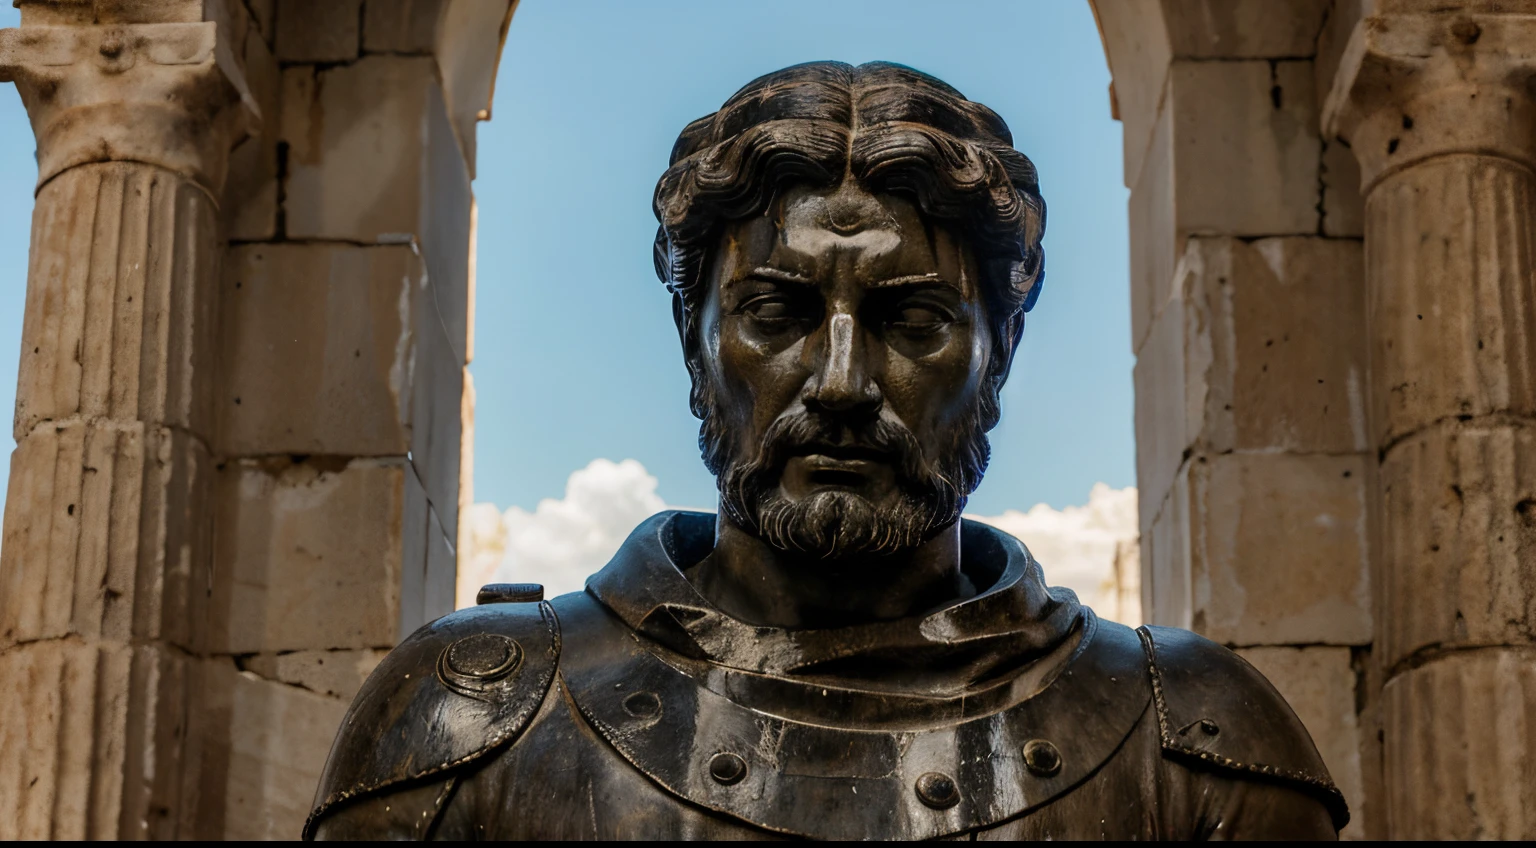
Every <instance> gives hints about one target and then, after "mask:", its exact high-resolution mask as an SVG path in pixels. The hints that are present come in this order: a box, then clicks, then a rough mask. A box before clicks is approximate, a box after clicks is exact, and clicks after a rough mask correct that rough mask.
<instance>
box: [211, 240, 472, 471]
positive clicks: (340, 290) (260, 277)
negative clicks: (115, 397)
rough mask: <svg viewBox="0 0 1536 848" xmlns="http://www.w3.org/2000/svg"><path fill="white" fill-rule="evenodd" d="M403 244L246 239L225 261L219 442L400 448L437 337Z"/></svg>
mask: <svg viewBox="0 0 1536 848" xmlns="http://www.w3.org/2000/svg"><path fill="white" fill-rule="evenodd" d="M425 283H426V280H425V275H424V272H423V270H422V268H421V264H420V260H419V259H418V258H417V257H416V256H415V254H414V253H413V252H412V250H411V248H410V247H409V246H408V245H388V246H378V247H356V246H352V245H338V244H253V245H242V246H238V247H234V248H232V249H231V250H230V251H229V255H228V257H227V258H226V261H225V266H224V281H223V289H224V291H223V294H222V297H221V300H220V307H221V312H222V316H223V325H222V326H223V333H222V338H221V339H220V344H221V347H222V348H223V350H222V367H223V372H224V373H223V376H222V379H221V380H220V381H219V384H218V385H219V397H218V412H219V444H220V449H221V451H222V452H223V453H224V454H226V455H232V456H257V455H267V454H274V453H297V454H326V455H332V456H386V455H401V456H403V455H404V454H405V453H406V451H407V450H409V449H410V446H411V426H412V423H413V420H414V419H413V408H425V405H424V403H415V402H414V401H413V392H417V391H428V392H430V391H432V388H433V387H432V386H431V385H430V383H426V382H423V381H422V380H421V377H422V376H423V373H424V371H425V369H424V368H423V367H422V365H421V364H419V360H420V358H421V355H422V348H421V345H420V344H418V340H417V333H416V329H415V328H416V327H421V328H422V329H423V331H425V332H427V333H431V334H434V335H436V336H441V335H442V330H441V328H440V325H439V322H438V319H437V316H436V314H435V310H434V307H433V304H432V303H431V302H430V300H429V299H428V298H427V297H426V295H425V293H424V285H425Z"/></svg>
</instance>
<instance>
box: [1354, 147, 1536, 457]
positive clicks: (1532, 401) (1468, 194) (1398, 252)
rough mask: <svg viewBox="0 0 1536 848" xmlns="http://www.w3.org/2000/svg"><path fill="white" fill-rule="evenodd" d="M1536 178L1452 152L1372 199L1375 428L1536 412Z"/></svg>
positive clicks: (1389, 434) (1389, 437)
mask: <svg viewBox="0 0 1536 848" xmlns="http://www.w3.org/2000/svg"><path fill="white" fill-rule="evenodd" d="M1533 205H1536V176H1533V175H1532V173H1531V172H1530V171H1529V170H1527V169H1526V168H1525V167H1523V166H1521V165H1517V164H1515V163H1514V162H1510V161H1507V160H1504V159H1500V158H1497V157H1492V156H1486V157H1484V156H1476V157H1474V156H1444V157H1440V158H1438V159H1434V160H1431V161H1429V162H1426V163H1423V164H1420V165H1417V166H1415V167H1413V168H1410V169H1407V170H1405V171H1402V172H1399V173H1397V174H1394V175H1392V176H1389V177H1387V178H1386V179H1385V180H1384V181H1383V182H1382V183H1381V184H1380V185H1378V186H1377V187H1376V188H1375V189H1374V190H1372V192H1371V195H1370V198H1369V200H1368V201H1367V202H1366V218H1367V222H1368V224H1367V229H1368V230H1369V231H1370V233H1371V239H1372V245H1371V252H1372V255H1373V256H1374V257H1375V259H1374V261H1372V262H1371V263H1370V268H1369V269H1368V273H1369V277H1368V280H1367V291H1368V292H1369V300H1368V304H1369V305H1368V310H1369V313H1368V314H1369V316H1370V322H1371V327H1372V333H1371V337H1372V341H1373V348H1372V351H1371V358H1372V362H1373V363H1374V364H1373V367H1374V368H1376V369H1377V371H1376V374H1377V383H1376V389H1375V390H1374V392H1373V396H1374V398H1375V404H1374V410H1373V413H1374V414H1373V416H1372V426H1373V428H1374V430H1375V433H1374V435H1375V436H1376V438H1377V439H1378V441H1379V442H1380V443H1381V444H1389V443H1392V442H1395V441H1397V440H1398V439H1400V438H1402V437H1403V436H1405V435H1407V434H1409V433H1412V432H1414V431H1416V430H1418V429H1420V428H1422V427H1425V426H1428V425H1429V424H1431V423H1433V422H1436V421H1442V420H1446V419H1451V418H1466V417H1473V416H1482V415H1495V414H1515V415H1520V416H1525V417H1536V287H1532V285H1531V280H1530V277H1529V269H1530V267H1531V259H1530V256H1531V254H1532V251H1533V250H1536V232H1533V227H1536V224H1533V222H1532V218H1531V215H1530V214H1529V210H1530V209H1531V208H1532V207H1533Z"/></svg>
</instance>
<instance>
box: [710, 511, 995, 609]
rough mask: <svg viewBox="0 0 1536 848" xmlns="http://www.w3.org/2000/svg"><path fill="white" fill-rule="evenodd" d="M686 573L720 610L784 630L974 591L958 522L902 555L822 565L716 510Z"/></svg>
mask: <svg viewBox="0 0 1536 848" xmlns="http://www.w3.org/2000/svg"><path fill="white" fill-rule="evenodd" d="M687 575H688V579H689V581H690V582H691V583H693V586H694V588H695V589H697V590H698V592H699V594H701V595H703V596H704V597H705V598H707V599H708V600H709V601H710V603H712V604H714V605H715V607H716V608H717V609H719V610H720V611H721V612H724V613H725V614H727V615H729V616H731V617H732V618H735V619H737V620H739V621H744V622H747V623H748V624H755V625H760V626H767V627H781V628H786V629H800V628H830V627H847V626H850V625H855V624H863V623H866V622H871V621H889V620H893V619H898V618H905V617H907V616H911V615H917V614H919V613H923V612H926V611H928V610H931V609H935V608H937V607H940V606H943V605H944V604H948V603H951V602H954V601H958V600H964V599H966V598H970V597H973V596H974V595H975V594H976V588H975V587H974V586H973V585H972V584H971V581H970V579H969V578H967V577H966V576H965V574H964V573H963V572H961V570H960V522H958V521H957V522H955V523H954V524H952V525H950V526H949V527H946V528H945V529H944V530H943V531H942V532H940V533H939V534H938V535H936V536H934V537H933V538H932V539H929V540H928V541H927V542H924V543H923V544H921V545H919V546H917V547H915V548H912V549H910V550H908V551H904V552H902V553H898V554H893V555H890V556H884V557H879V558H877V559H867V560H858V561H839V562H828V561H826V560H822V559H818V558H816V557H814V556H808V555H806V554H800V553H793V552H788V551H782V550H779V549H777V548H774V547H772V546H770V545H768V544H767V543H766V542H764V541H763V540H762V539H760V538H758V537H757V536H754V535H752V534H751V533H749V532H747V531H746V530H744V529H742V528H741V527H739V526H737V525H736V524H735V523H734V522H732V521H731V520H730V519H729V518H728V517H727V516H726V515H725V513H724V512H723V511H722V512H721V513H720V514H719V519H718V521H717V523H716V530H715V549H714V550H713V551H712V552H711V553H710V554H709V556H707V557H705V558H704V559H703V560H702V561H700V562H699V564H698V565H696V566H694V567H693V568H690V569H688V572H687Z"/></svg>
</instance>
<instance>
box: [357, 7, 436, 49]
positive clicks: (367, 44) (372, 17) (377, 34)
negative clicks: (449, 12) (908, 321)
mask: <svg viewBox="0 0 1536 848" xmlns="http://www.w3.org/2000/svg"><path fill="white" fill-rule="evenodd" d="M442 11H443V0H367V3H366V4H365V5H364V6H363V52H365V53H421V54H429V53H431V52H432V46H433V42H434V41H435V40H436V39H437V21H438V17H439V16H440V15H441V14H442Z"/></svg>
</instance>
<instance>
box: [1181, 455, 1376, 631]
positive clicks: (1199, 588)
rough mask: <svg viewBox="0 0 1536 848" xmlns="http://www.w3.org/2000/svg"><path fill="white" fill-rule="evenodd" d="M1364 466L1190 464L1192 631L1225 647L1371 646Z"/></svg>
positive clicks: (1293, 461)
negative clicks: (1369, 644)
mask: <svg viewBox="0 0 1536 848" xmlns="http://www.w3.org/2000/svg"><path fill="white" fill-rule="evenodd" d="M1365 466H1366V463H1365V460H1364V458H1363V457H1360V456H1297V455H1290V454H1277V453H1270V454H1241V453H1239V454H1226V455H1221V456H1211V457H1205V456H1197V457H1195V459H1194V460H1193V461H1192V463H1191V470H1190V472H1189V494H1190V500H1189V519H1188V520H1189V522H1190V529H1189V538H1190V540H1191V542H1190V549H1189V555H1190V565H1189V571H1190V575H1191V584H1192V595H1193V598H1192V607H1193V614H1192V621H1193V629H1194V630H1195V631H1196V632H1199V633H1201V634H1202V635H1204V636H1206V637H1208V638H1210V639H1212V640H1215V641H1217V642H1221V643H1223V644H1228V645H1282V644H1317V643H1324V644H1333V645H1362V644H1367V643H1369V642H1370V640H1371V602H1370V597H1371V596H1370V592H1371V585H1370V572H1369V570H1368V567H1367V553H1368V552H1367V546H1366V543H1365V539H1366V506H1365V487H1364V482H1365V481H1364V472H1365Z"/></svg>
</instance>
